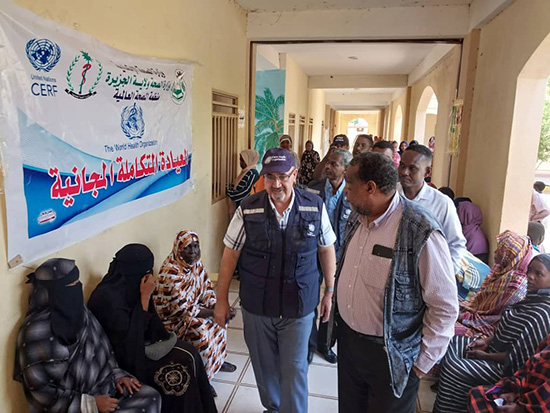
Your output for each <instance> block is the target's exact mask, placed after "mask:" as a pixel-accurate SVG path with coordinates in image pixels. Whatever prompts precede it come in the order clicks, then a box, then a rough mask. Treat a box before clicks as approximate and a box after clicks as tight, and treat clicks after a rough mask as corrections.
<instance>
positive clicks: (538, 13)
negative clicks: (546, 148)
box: [461, 0, 550, 246]
mask: <svg viewBox="0 0 550 413" xmlns="http://www.w3.org/2000/svg"><path fill="white" fill-rule="evenodd" d="M526 22H528V24H526ZM549 22H550V7H549V3H548V1H547V0H516V1H515V2H514V3H512V4H511V5H510V7H509V8H508V9H506V10H505V11H504V12H502V13H501V14H500V15H499V16H497V17H496V18H495V19H493V20H492V21H491V22H490V23H488V24H487V25H486V26H484V27H483V28H482V29H481V38H480V45H479V53H478V60H477V73H476V79H475V91H474V98H473V107H472V118H471V124H470V137H469V144H468V150H467V161H466V162H467V163H466V165H467V167H466V169H465V171H466V172H465V180H464V191H463V195H465V196H469V197H470V198H472V199H473V201H474V202H476V203H477V204H479V205H480V207H481V208H482V210H483V218H484V229H485V232H486V233H487V235H488V236H489V238H490V240H491V241H493V246H494V237H495V235H496V234H498V233H499V232H501V231H503V230H505V229H511V230H514V231H518V232H523V233H524V232H525V230H526V226H527V219H528V217H527V213H528V210H529V204H530V200H531V185H532V182H533V178H534V167H535V159H536V151H537V149H536V148H537V144H538V138H539V134H540V113H541V110H542V99H543V96H544V93H542V94H541V88H543V84H542V82H541V80H543V79H544V77H546V76H548V65H547V69H546V72H544V73H539V77H538V79H537V76H534V75H533V76H531V78H530V79H529V78H527V79H523V80H522V82H519V83H518V76H520V73H521V72H522V70H524V67H525V65H526V63H527V62H528V60H529V58H530V57H531V55H532V54H533V52H534V51H535V50H536V49H537V47H539V45H540V44H541V42H542V41H543V40H544V39H545V37H546V36H547V35H548V33H549V31H550V23H549ZM518 28H521V30H518ZM548 61H550V58H548V56H546V62H548ZM518 91H520V93H519V94H518V93H517V92H518ZM516 98H518V99H517V101H516ZM529 113H531V115H529ZM514 114H516V118H515V119H514ZM520 115H521V116H520ZM520 118H522V119H520ZM537 119H538V124H537ZM520 120H523V122H520ZM461 156H462V155H461Z"/></svg>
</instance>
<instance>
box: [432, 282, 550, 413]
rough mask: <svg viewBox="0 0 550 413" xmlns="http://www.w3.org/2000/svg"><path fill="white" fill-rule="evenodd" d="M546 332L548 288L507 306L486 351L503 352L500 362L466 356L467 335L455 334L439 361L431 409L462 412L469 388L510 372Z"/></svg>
mask: <svg viewBox="0 0 550 413" xmlns="http://www.w3.org/2000/svg"><path fill="white" fill-rule="evenodd" d="M549 333H550V290H540V291H539V292H538V293H533V294H528V295H527V297H526V298H525V299H524V300H523V301H521V302H519V303H517V304H515V305H513V306H512V307H510V308H509V309H507V310H506V311H505V312H504V313H503V314H502V318H501V320H500V323H499V324H498V327H497V329H496V331H495V336H494V338H493V340H492V342H491V345H490V346H489V348H488V349H487V350H486V351H487V352H488V353H502V352H506V353H507V356H506V361H505V363H504V364H500V363H497V362H495V361H489V360H478V359H469V358H466V346H467V345H468V344H469V343H471V342H472V341H474V339H473V338H471V337H464V336H455V337H454V338H453V340H452V341H451V343H450V344H449V348H448V349H447V353H446V354H445V358H444V359H443V362H442V368H441V376H440V380H439V388H438V391H437V398H436V401H435V407H434V412H439V413H448V412H465V411H466V404H467V394H468V391H469V390H470V388H472V387H474V386H478V385H480V384H491V383H495V382H497V381H498V380H500V379H501V378H502V377H505V376H509V375H512V374H513V372H514V371H516V370H518V369H519V368H520V367H521V366H522V365H523V363H525V361H526V360H527V359H528V358H529V357H530V356H531V355H533V354H534V353H535V351H536V348H537V346H538V343H540V342H541V341H542V340H543V339H544V338H545V337H546V336H547V335H548V334H549Z"/></svg>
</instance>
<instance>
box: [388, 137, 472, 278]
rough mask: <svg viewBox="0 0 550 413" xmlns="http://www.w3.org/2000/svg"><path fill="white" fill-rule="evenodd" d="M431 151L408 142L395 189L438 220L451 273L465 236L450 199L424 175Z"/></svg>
mask: <svg viewBox="0 0 550 413" xmlns="http://www.w3.org/2000/svg"><path fill="white" fill-rule="evenodd" d="M432 156H433V155H432V151H430V149H429V148H427V147H426V146H424V145H410V146H409V147H408V148H407V149H406V150H405V152H403V155H402V156H401V162H400V163H399V168H398V172H399V182H400V183H401V188H400V189H399V192H400V193H401V194H403V195H405V197H407V199H409V200H411V201H413V202H417V203H418V204H420V205H421V206H422V207H424V208H425V209H426V210H428V212H431V214H432V215H433V216H434V217H435V218H436V219H437V220H438V221H439V223H440V225H441V227H442V228H443V232H444V235H445V238H446V239H447V244H448V245H449V250H450V252H451V258H452V261H453V269H454V271H455V274H456V273H458V272H459V270H460V268H461V265H460V261H461V258H462V257H463V256H464V254H465V253H466V251H467V250H466V238H464V235H463V234H462V225H461V224H460V220H459V219H458V214H457V212H456V208H455V205H454V203H453V201H452V200H451V199H450V198H449V197H448V196H446V195H444V194H442V193H441V192H439V191H438V190H437V189H434V188H432V187H431V186H429V185H428V184H427V183H426V182H424V178H425V177H426V176H429V175H430V173H431V170H432V167H431V165H432Z"/></svg>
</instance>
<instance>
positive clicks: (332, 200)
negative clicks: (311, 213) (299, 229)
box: [325, 179, 346, 228]
mask: <svg viewBox="0 0 550 413" xmlns="http://www.w3.org/2000/svg"><path fill="white" fill-rule="evenodd" d="M345 186H346V180H345V179H342V183H341V184H340V186H339V187H338V190H337V191H336V193H335V194H334V195H332V185H331V184H330V181H329V180H328V179H327V181H326V182H325V207H326V208H327V213H328V217H329V219H330V223H331V225H332V228H336V225H338V217H336V216H334V215H335V213H336V205H337V204H338V200H339V199H340V196H341V195H342V192H344V187H345Z"/></svg>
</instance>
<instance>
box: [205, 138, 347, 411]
mask: <svg viewBox="0 0 550 413" xmlns="http://www.w3.org/2000/svg"><path fill="white" fill-rule="evenodd" d="M261 173H262V175H264V177H265V191H261V192H259V193H257V194H255V195H252V196H250V197H248V198H246V199H245V200H244V201H243V202H242V203H241V206H240V207H239V208H238V209H237V211H236V212H235V215H234V217H233V219H232V221H231V223H230V224H229V227H228V229H227V232H226V234H225V237H224V243H225V246H226V247H225V250H224V253H223V257H222V261H221V264H220V271H219V280H218V294H217V295H218V301H217V303H216V307H215V309H214V318H215V320H216V321H217V322H218V324H220V325H221V326H225V322H226V320H227V319H228V318H229V302H228V291H229V284H230V282H231V277H232V275H233V272H234V270H235V266H236V264H237V260H238V259H239V257H240V259H241V261H240V269H239V274H240V276H241V285H240V298H241V308H242V313H243V324H244V336H245V341H246V345H247V346H248V349H249V351H250V358H251V361H252V367H253V369H254V375H255V376H256V382H257V383H258V390H259V393H260V399H261V401H262V404H263V406H264V407H265V408H266V410H267V411H268V412H281V413H290V412H292V413H301V412H307V410H308V409H307V400H308V387H307V371H308V363H307V354H308V339H309V334H310V331H311V324H312V321H313V311H314V309H315V308H316V307H317V304H318V303H319V294H318V291H319V290H318V289H319V272H318V269H317V255H318V256H319V261H320V262H321V267H322V271H323V274H324V277H325V283H326V289H325V292H324V295H323V298H322V300H321V311H320V314H321V316H322V317H323V321H325V322H326V321H327V320H328V316H329V313H330V307H331V299H332V293H333V291H334V272H335V267H336V256H335V253H334V246H333V244H334V241H335V240H336V236H335V235H334V232H333V230H332V227H331V224H330V220H329V217H328V214H327V211H326V209H325V206H324V204H323V201H322V199H321V198H320V197H319V196H317V195H315V194H312V193H309V192H306V191H304V190H301V189H298V188H294V184H295V182H296V176H297V170H296V165H295V162H294V157H293V155H292V153H291V152H289V151H287V150H285V149H282V148H273V149H270V150H268V151H267V152H266V154H265V156H264V158H263V160H262V172H261Z"/></svg>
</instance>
